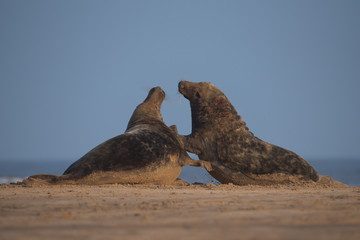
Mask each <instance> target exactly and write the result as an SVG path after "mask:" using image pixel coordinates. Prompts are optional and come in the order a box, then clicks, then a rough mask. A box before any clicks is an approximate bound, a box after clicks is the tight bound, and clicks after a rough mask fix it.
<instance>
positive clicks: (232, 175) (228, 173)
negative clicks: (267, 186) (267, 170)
mask: <svg viewBox="0 0 360 240" xmlns="http://www.w3.org/2000/svg"><path fill="white" fill-rule="evenodd" d="M211 166H212V170H211V171H209V173H210V175H211V176H212V177H213V178H215V179H216V180H218V181H219V182H221V183H223V184H227V183H233V184H236V185H248V184H256V183H259V182H258V181H256V180H255V179H253V178H251V177H249V176H247V175H245V174H243V173H242V172H239V171H235V170H232V169H230V168H227V167H225V166H223V165H220V164H217V163H211Z"/></svg>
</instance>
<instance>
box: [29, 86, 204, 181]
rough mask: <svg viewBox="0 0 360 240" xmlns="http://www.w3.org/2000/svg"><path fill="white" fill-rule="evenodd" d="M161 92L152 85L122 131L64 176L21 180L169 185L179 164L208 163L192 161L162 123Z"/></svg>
mask: <svg viewBox="0 0 360 240" xmlns="http://www.w3.org/2000/svg"><path fill="white" fill-rule="evenodd" d="M164 98H165V92H164V91H163V90H162V89H161V88H160V87H155V88H152V89H151V90H150V92H149V94H148V96H147V98H146V99H145V101H144V102H143V103H141V104H140V105H138V106H137V108H136V109H135V111H134V113H133V114H132V116H131V118H130V121H129V123H128V126H127V129H126V131H125V133H124V134H121V135H119V136H116V137H114V138H111V139H109V140H107V141H105V142H103V143H101V144H100V145H98V146H97V147H95V148H94V149H92V150H91V151H90V152H88V153H87V154H85V155H84V156H83V157H82V158H80V159H79V160H78V161H76V162H74V163H73V164H72V165H70V166H69V167H68V169H66V170H65V172H64V175H61V176H56V175H46V174H40V175H34V176H31V177H30V178H29V179H27V180H24V182H25V184H26V183H30V184H31V183H32V182H34V181H37V180H41V181H45V182H46V183H55V184H56V183H63V184H106V183H123V184H124V183H127V184H136V183H139V184H171V183H174V182H175V181H176V179H177V177H178V176H179V175H180V172H181V168H182V166H185V165H189V166H201V167H204V168H206V169H207V170H211V164H210V163H208V162H205V161H201V160H199V161H197V160H193V159H191V158H190V157H189V155H188V154H187V152H186V151H185V150H184V145H183V143H182V141H181V140H180V138H179V136H178V135H177V133H176V132H175V128H169V127H168V126H166V125H165V123H164V122H163V119H162V116H161V112H160V108H161V104H162V102H163V100H164Z"/></svg>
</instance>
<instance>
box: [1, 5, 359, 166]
mask: <svg viewBox="0 0 360 240" xmlns="http://www.w3.org/2000/svg"><path fill="white" fill-rule="evenodd" d="M359 12H360V2H359V1H348V0H345V1H331V0H326V1H320V0H311V1H307V0H305V1H288V0H284V1H210V0H206V1H137V0H136V1H48V0H47V1H36V0H32V1H8V0H2V1H0V33H1V38H0V66H1V67H0V112H1V118H0V121H1V122H0V132H1V134H0V160H29V161H30V160H31V161H32V160H48V161H52V160H76V159H78V158H79V157H81V156H82V155H83V154H85V153H86V152H87V151H89V150H90V149H91V148H93V147H95V146H96V145H97V144H99V143H101V142H103V141H105V140H107V139H109V138H111V137H113V136H116V135H118V134H121V133H123V132H124V130H125V128H126V125H127V122H128V120H129V118H130V116H131V114H132V112H133V110H134V109H135V107H136V106H137V105H138V104H139V103H140V102H142V101H143V100H144V99H145V97H146V95H147V92H148V90H149V89H150V88H151V87H153V86H161V87H163V89H164V90H165V92H166V93H167V98H166V100H165V102H164V104H163V107H162V114H163V117H164V121H165V122H166V124H168V125H172V124H176V125H177V126H178V130H179V132H180V133H182V134H189V133H190V131H191V116H190V107H189V103H188V101H187V100H186V99H184V98H183V97H182V96H181V95H180V94H178V93H177V83H178V81H180V80H182V79H186V80H188V81H195V82H197V81H207V82H211V83H213V84H215V85H217V86H218V87H219V88H220V89H221V90H222V91H223V92H224V93H225V94H226V95H227V96H228V98H229V99H230V101H231V102H232V104H233V105H234V106H235V108H236V109H237V111H238V113H239V114H240V115H241V116H242V118H243V119H244V120H245V121H246V122H247V124H248V127H249V128H250V130H251V131H252V132H254V134H255V135H256V136H258V137H259V138H261V139H263V140H266V141H269V142H271V143H274V144H276V145H279V146H283V147H285V148H288V149H291V150H293V151H295V152H296V153H298V154H300V155H301V156H303V157H305V158H358V157H360V138H359V136H360V127H359V123H360V108H359V103H360V94H359V90H360V86H359V85H360V44H359V43H360V14H359Z"/></svg>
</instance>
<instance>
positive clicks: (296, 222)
mask: <svg viewBox="0 0 360 240" xmlns="http://www.w3.org/2000/svg"><path fill="white" fill-rule="evenodd" d="M0 239H2V240H3V239H62V240H63V239H221V240H223V239H360V187H352V188H350V187H347V186H346V185H343V184H341V183H338V182H336V181H334V180H331V179H330V178H325V177H324V178H323V179H322V182H320V183H318V184H310V183H308V184H304V183H302V184H288V185H274V186H235V185H232V184H226V185H215V184H202V185H196V184H192V185H187V186H180V185H179V186H178V185H174V186H156V185H118V184H115V185H100V186H87V185H55V186H48V185H47V186H46V185H43V186H25V187H24V186H14V185H7V184H4V185H0Z"/></svg>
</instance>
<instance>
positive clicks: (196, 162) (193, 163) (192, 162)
mask: <svg viewBox="0 0 360 240" xmlns="http://www.w3.org/2000/svg"><path fill="white" fill-rule="evenodd" d="M181 164H182V166H192V167H202V168H205V169H206V170H207V171H208V172H210V171H212V170H213V168H212V164H211V163H210V162H206V161H203V160H194V159H192V158H190V157H188V158H186V159H184V160H183V161H182V163H181Z"/></svg>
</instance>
